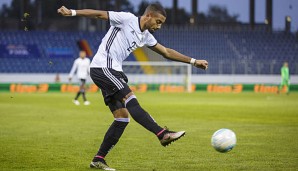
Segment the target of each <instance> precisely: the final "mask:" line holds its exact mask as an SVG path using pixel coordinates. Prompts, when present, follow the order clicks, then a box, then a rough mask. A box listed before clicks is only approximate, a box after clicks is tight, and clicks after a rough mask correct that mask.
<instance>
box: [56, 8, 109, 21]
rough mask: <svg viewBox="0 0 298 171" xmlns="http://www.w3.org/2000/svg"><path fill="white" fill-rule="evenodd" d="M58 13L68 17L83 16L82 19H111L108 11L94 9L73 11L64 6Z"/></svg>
mask: <svg viewBox="0 0 298 171" xmlns="http://www.w3.org/2000/svg"><path fill="white" fill-rule="evenodd" d="M57 13H59V14H61V15H62V16H67V17H70V16H82V17H92V18H99V19H103V20H108V19H109V16H108V12H107V11H101V10H93V9H81V10H73V9H68V8H66V7H65V6H62V7H60V8H59V9H58V10H57Z"/></svg>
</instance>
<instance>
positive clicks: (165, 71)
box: [123, 61, 192, 92]
mask: <svg viewBox="0 0 298 171" xmlns="http://www.w3.org/2000/svg"><path fill="white" fill-rule="evenodd" d="M123 71H124V72H125V74H126V75H127V77H128V79H129V85H131V86H133V87H134V86H140V85H145V86H146V89H151V90H159V91H161V92H185V91H187V92H191V91H192V84H191V65H189V64H184V63H178V62H162V61H158V62H156V61H155V62H124V63H123Z"/></svg>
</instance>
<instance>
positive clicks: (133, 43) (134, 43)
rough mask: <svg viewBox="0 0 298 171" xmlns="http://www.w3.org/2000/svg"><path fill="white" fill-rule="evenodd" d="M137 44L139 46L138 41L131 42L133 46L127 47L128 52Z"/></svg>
mask: <svg viewBox="0 0 298 171" xmlns="http://www.w3.org/2000/svg"><path fill="white" fill-rule="evenodd" d="M135 46H137V43H136V42H135V41H133V42H132V43H131V46H130V47H128V48H127V50H128V52H130V51H132V49H133V48H134V47H135Z"/></svg>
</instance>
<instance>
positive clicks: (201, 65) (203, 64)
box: [194, 60, 208, 70]
mask: <svg viewBox="0 0 298 171" xmlns="http://www.w3.org/2000/svg"><path fill="white" fill-rule="evenodd" d="M194 66H195V67H197V68H201V69H204V70H207V69H208V62H207V61H206V60H196V62H195V64H194Z"/></svg>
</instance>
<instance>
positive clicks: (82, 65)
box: [68, 50, 90, 105]
mask: <svg viewBox="0 0 298 171" xmlns="http://www.w3.org/2000/svg"><path fill="white" fill-rule="evenodd" d="M89 67H90V59H89V58H86V52H85V51H83V50H81V51H80V57H78V58H77V59H76V60H75V61H74V63H73V65H72V68H71V71H70V73H69V76H68V79H69V81H71V80H72V77H73V75H74V74H75V72H76V74H77V78H78V79H79V80H80V81H81V83H80V90H79V91H78V92H77V95H76V97H75V98H74V100H73V102H74V104H76V105H80V102H79V101H78V98H79V97H80V95H81V94H82V96H83V100H84V105H90V102H89V101H88V100H87V98H86V86H85V83H86V80H87V77H88V76H89V73H90V72H89Z"/></svg>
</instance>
